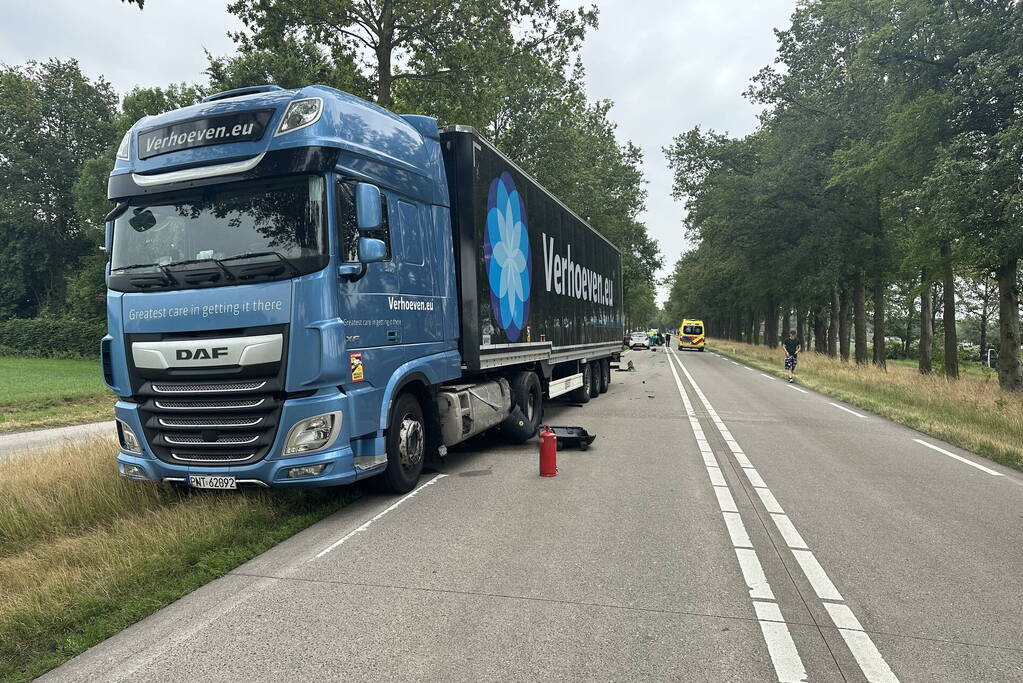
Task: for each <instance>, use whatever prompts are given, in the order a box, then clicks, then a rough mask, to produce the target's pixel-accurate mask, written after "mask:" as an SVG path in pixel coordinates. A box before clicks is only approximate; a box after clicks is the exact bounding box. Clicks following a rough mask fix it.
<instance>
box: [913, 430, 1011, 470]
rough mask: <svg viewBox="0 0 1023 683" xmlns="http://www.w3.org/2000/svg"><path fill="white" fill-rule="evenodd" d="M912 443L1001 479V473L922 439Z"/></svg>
mask: <svg viewBox="0 0 1023 683" xmlns="http://www.w3.org/2000/svg"><path fill="white" fill-rule="evenodd" d="M913 441H916V442H917V443H918V444H920V445H921V446H927V447H928V448H930V449H932V450H935V451H938V452H939V453H941V454H943V455H947V456H948V457H950V458H955V459H956V460H958V461H959V462H964V463H966V464H967V465H969V466H970V467H976V468H977V469H978V470H980V471H982V472H987V473H988V474H990V475H991V476H992V477H1001V476H1003V475H1002V473H1001V472H997V471H995V470H993V469H991V468H990V467H984V466H983V465H981V464H978V463H975V462H973V461H972V460H968V459H967V458H964V457H963V456H961V455H956V454H955V453H952V452H951V451H946V450H945V449H944V448H941V447H939V446H935V445H934V444H932V443H927V442H926V441H924V440H923V439H913Z"/></svg>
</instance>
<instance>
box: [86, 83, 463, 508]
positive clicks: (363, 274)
mask: <svg viewBox="0 0 1023 683" xmlns="http://www.w3.org/2000/svg"><path fill="white" fill-rule="evenodd" d="M108 197H109V198H110V199H111V200H113V201H114V202H116V206H115V208H114V210H113V211H112V212H111V214H110V215H109V217H108V222H107V225H106V248H107V250H108V255H109V262H108V265H107V271H106V277H107V285H108V294H107V313H108V323H109V333H108V334H107V336H106V337H104V339H103V341H102V349H101V350H102V361H103V374H104V378H105V380H106V382H107V384H108V385H109V386H110V388H111V389H113V391H114V392H115V393H116V394H117V396H118V398H119V400H118V401H117V404H116V407H115V412H116V419H117V430H118V437H119V441H120V453H119V454H118V468H119V471H120V473H121V474H122V475H123V476H127V477H130V478H134V479H139V480H152V481H170V482H178V483H188V484H191V485H197V486H207V485H208V486H210V487H219V485H220V484H221V482H223V487H225V488H233V487H235V486H241V485H246V484H249V485H255V486H311V485H315V486H329V485H337V484H344V483H349V482H353V481H355V480H357V479H360V478H363V477H365V476H369V475H372V474H376V473H379V472H381V471H382V470H383V469H384V468H385V467H386V466H387V444H386V443H385V438H386V433H387V432H388V427H389V426H390V425H389V421H390V420H391V419H392V418H393V415H392V411H391V410H390V408H391V403H392V401H393V400H394V399H395V397H397V396H398V395H399V393H402V392H406V393H408V392H411V393H413V394H416V393H417V392H418V393H419V394H423V395H424V399H423V401H422V405H424V406H427V405H428V403H429V402H428V401H427V400H426V398H427V397H426V395H427V394H428V393H429V392H430V391H431V387H435V386H437V385H439V384H441V383H443V382H447V381H450V380H453V379H455V378H458V377H459V376H460V374H461V367H460V355H459V352H458V334H459V321H458V306H457V296H456V282H455V264H454V259H453V248H452V234H451V228H450V216H449V197H448V191H447V184H446V180H445V176H444V165H443V161H442V157H441V148H440V142H439V132H438V129H437V124H436V121H435V120H434V119H431V118H427V117H421V116H407V117H400V116H397V115H395V114H392V113H390V112H388V111H386V110H384V109H381V108H380V107H377V106H375V105H373V104H371V103H368V102H365V101H363V100H360V99H358V98H356V97H353V96H351V95H348V94H346V93H343V92H340V91H337V90H334V89H331V88H326V87H323V86H310V87H307V88H302V89H298V90H283V89H281V88H278V87H275V86H260V87H254V88H245V89H241V90H237V91H230V92H226V93H220V94H218V95H214V96H211V97H208V98H206V99H205V100H203V101H202V102H200V103H199V104H196V105H194V106H191V107H187V108H185V109H180V110H176V111H173V112H168V113H166V114H161V115H159V116H153V117H146V118H144V119H142V120H141V121H139V122H138V123H136V124H135V125H134V126H133V127H132V129H131V130H129V131H128V133H127V134H126V135H125V137H124V140H123V141H122V143H121V145H120V148H119V149H118V153H117V161H116V165H115V167H114V169H113V172H112V173H111V176H110V179H109V185H108ZM420 419H422V416H420ZM397 431H398V432H401V433H402V436H401V438H404V439H406V440H407V443H403V444H401V449H400V450H401V452H402V453H403V454H404V456H403V457H405V459H406V460H407V461H408V462H406V463H403V466H407V468H408V469H409V470H410V471H413V470H414V472H415V476H416V477H418V471H419V469H421V466H422V463H421V460H422V458H423V457H424V452H425V446H424V443H423V436H424V435H423V430H422V429H421V428H420V429H419V430H418V431H417V430H416V429H414V428H409V429H404V430H402V429H399V430H397ZM399 474H400V473H399ZM413 483H414V482H413Z"/></svg>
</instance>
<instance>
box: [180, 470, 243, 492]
mask: <svg viewBox="0 0 1023 683" xmlns="http://www.w3.org/2000/svg"><path fill="white" fill-rule="evenodd" d="M188 485H189V486H192V487H194V488H197V489H236V488H238V484H237V482H235V479H234V477H214V476H209V475H195V474H193V475H190V476H189V477H188Z"/></svg>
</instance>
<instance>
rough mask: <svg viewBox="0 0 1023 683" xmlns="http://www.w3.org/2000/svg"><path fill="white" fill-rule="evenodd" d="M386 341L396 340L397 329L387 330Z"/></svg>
mask: <svg viewBox="0 0 1023 683" xmlns="http://www.w3.org/2000/svg"><path fill="white" fill-rule="evenodd" d="M387 341H389V342H396V341H398V330H387Z"/></svg>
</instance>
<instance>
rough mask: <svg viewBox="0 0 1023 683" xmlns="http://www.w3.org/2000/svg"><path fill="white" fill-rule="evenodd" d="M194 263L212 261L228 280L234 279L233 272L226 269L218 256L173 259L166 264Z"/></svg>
mask: <svg viewBox="0 0 1023 683" xmlns="http://www.w3.org/2000/svg"><path fill="white" fill-rule="evenodd" d="M196 263H214V264H216V265H217V267H218V268H220V269H221V270H222V271H224V275H226V276H227V279H228V280H233V279H234V274H233V273H232V272H231V271H230V270H228V268H227V266H225V265H224V263H223V261H221V260H220V259H218V258H212V257H211V258H194V259H189V260H187V261H173V262H171V263H168V264H166V265H167V267H168V268H169V267H171V266H191V265H194V264H196Z"/></svg>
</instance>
